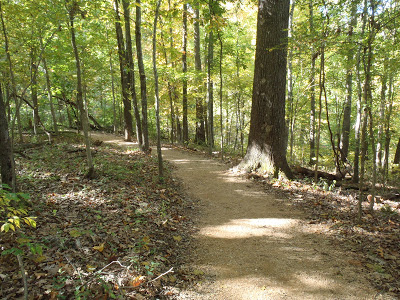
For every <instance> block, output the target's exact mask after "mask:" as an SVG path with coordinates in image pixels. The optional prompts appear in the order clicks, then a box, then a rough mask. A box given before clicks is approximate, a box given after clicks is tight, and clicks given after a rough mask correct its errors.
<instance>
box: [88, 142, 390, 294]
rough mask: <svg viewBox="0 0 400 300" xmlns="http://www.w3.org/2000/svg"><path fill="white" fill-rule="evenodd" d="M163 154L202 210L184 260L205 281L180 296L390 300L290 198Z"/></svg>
mask: <svg viewBox="0 0 400 300" xmlns="http://www.w3.org/2000/svg"><path fill="white" fill-rule="evenodd" d="M92 137H93V138H95V139H96V138H98V137H97V136H96V135H92ZM99 139H102V140H105V139H104V137H102V138H99ZM112 139H115V138H110V139H109V140H112ZM113 142H118V143H120V140H119V141H118V139H115V140H114V141H113ZM163 156H164V159H166V160H168V161H170V162H172V163H173V164H174V165H175V166H176V169H175V171H174V174H175V176H176V177H178V178H180V179H181V180H182V182H183V185H184V187H185V189H186V192H187V194H188V196H190V197H193V198H196V199H198V200H199V203H200V206H201V213H200V215H199V217H198V220H197V221H196V225H197V229H198V231H197V234H196V235H195V239H194V251H193V253H191V254H190V255H191V258H192V264H193V265H192V266H191V267H192V268H193V269H195V270H198V272H199V273H202V272H204V276H203V277H202V281H201V282H199V283H197V284H195V285H194V286H191V287H190V288H188V289H187V290H183V291H180V293H179V296H178V297H177V298H178V299H390V298H389V297H388V296H384V295H380V294H379V293H378V292H377V291H376V290H374V289H373V288H372V287H371V285H370V284H369V283H368V281H367V279H366V277H365V275H364V274H363V272H364V271H363V269H362V265H361V263H359V262H358V260H357V257H356V256H355V254H354V253H352V252H345V251H343V250H341V247H340V245H335V244H334V242H333V240H332V239H331V238H330V237H329V236H328V235H327V234H326V232H324V229H323V228H322V227H321V226H320V225H317V224H309V222H308V221H307V220H306V217H305V214H304V213H303V212H302V211H300V210H298V209H296V208H295V207H293V206H291V205H290V203H289V201H288V200H286V199H283V198H279V196H277V195H276V194H267V193H265V192H264V191H263V190H262V189H261V187H260V186H258V185H255V184H253V183H251V182H250V181H248V180H245V179H243V178H242V177H241V176H239V175H238V174H235V173H233V172H231V171H229V170H227V167H226V166H225V165H223V164H220V163H218V162H216V161H214V160H210V159H207V158H205V157H203V156H201V155H198V154H192V153H188V152H185V151H180V150H176V149H171V148H170V149H164V150H163Z"/></svg>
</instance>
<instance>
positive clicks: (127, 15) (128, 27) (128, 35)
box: [122, 0, 143, 149]
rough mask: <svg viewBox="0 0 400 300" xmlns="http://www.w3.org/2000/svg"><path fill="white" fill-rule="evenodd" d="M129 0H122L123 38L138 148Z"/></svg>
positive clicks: (139, 129)
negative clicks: (124, 40)
mask: <svg viewBox="0 0 400 300" xmlns="http://www.w3.org/2000/svg"><path fill="white" fill-rule="evenodd" d="M129 2H130V1H129V0H122V5H123V8H124V20H125V39H126V51H125V55H126V63H127V74H126V77H127V87H128V89H129V90H130V92H131V97H132V104H133V112H134V114H135V121H136V122H135V123H136V136H137V141H138V144H139V148H140V149H141V148H142V145H143V135H142V124H141V121H140V111H139V107H138V103H137V96H136V87H135V69H134V64H133V51H132V37H131V17H130V9H129Z"/></svg>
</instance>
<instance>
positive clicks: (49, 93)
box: [40, 38, 58, 133]
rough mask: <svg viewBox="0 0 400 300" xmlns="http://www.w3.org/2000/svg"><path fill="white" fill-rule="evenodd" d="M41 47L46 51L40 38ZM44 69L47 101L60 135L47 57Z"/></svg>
mask: <svg viewBox="0 0 400 300" xmlns="http://www.w3.org/2000/svg"><path fill="white" fill-rule="evenodd" d="M40 47H41V49H42V51H44V47H43V40H42V38H40ZM43 69H44V74H45V76H46V89H47V99H48V100H49V104H50V112H51V119H52V121H53V130H54V132H55V133H58V125H57V116H56V111H55V109H54V104H53V96H52V94H51V81H50V74H49V69H48V67H47V61H46V58H45V57H43Z"/></svg>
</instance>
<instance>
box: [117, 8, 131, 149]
mask: <svg viewBox="0 0 400 300" xmlns="http://www.w3.org/2000/svg"><path fill="white" fill-rule="evenodd" d="M115 29H116V33H117V43H118V57H119V68H120V73H121V89H122V102H123V103H124V121H125V126H124V128H125V140H127V141H131V140H132V135H133V125H132V114H131V109H132V105H131V102H130V100H129V94H128V84H129V78H128V75H127V71H126V68H127V67H128V64H127V61H126V54H125V47H124V37H123V35H122V27H121V18H120V16H119V9H118V0H115Z"/></svg>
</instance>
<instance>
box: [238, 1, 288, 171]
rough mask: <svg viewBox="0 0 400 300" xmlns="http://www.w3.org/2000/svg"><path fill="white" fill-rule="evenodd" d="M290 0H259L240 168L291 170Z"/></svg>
mask: <svg viewBox="0 0 400 300" xmlns="http://www.w3.org/2000/svg"><path fill="white" fill-rule="evenodd" d="M289 2H290V1H289V0H259V4H258V16H257V44H256V58H255V70H254V81H253V98H252V108H251V120H250V132H249V141H248V146H247V152H246V155H245V157H244V159H243V161H242V162H241V163H240V164H239V166H238V167H239V168H240V169H245V170H248V171H249V170H259V171H262V172H266V173H274V174H275V175H277V171H279V170H281V171H283V172H284V173H285V175H286V176H287V177H289V178H291V177H292V172H291V170H290V168H289V166H288V163H287V160H286V147H287V129H286V125H285V87H286V55H287V43H288V41H287V35H288V32H287V29H288V21H289V6H290V5H289V4H290V3H289Z"/></svg>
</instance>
